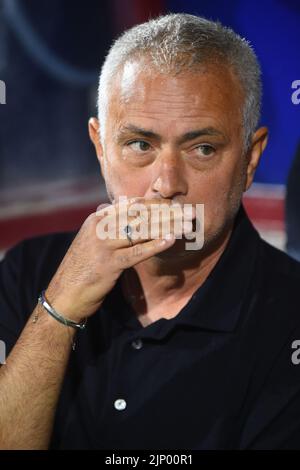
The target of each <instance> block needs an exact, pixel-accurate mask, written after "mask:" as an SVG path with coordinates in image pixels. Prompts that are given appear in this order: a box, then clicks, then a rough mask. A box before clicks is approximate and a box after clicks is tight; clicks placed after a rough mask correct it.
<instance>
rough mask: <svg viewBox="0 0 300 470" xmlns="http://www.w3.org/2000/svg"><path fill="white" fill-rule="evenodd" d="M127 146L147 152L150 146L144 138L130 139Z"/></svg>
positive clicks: (137, 150)
mask: <svg viewBox="0 0 300 470" xmlns="http://www.w3.org/2000/svg"><path fill="white" fill-rule="evenodd" d="M127 146H128V147H130V148H131V149H132V150H134V151H136V152H147V150H149V148H150V144H148V142H145V141H144V140H132V141H131V142H128V144H127Z"/></svg>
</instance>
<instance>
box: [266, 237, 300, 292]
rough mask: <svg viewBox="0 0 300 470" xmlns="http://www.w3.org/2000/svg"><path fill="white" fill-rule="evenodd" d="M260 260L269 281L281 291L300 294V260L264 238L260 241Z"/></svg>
mask: <svg viewBox="0 0 300 470" xmlns="http://www.w3.org/2000/svg"><path fill="white" fill-rule="evenodd" d="M260 262H261V269H263V271H264V273H265V277H266V281H267V283H268V284H269V285H270V287H271V286H272V285H273V287H275V286H276V289H279V293H281V294H283V293H284V292H287V293H294V294H297V297H298V295H299V287H300V262H299V261H296V260H294V259H293V258H291V257H290V256H288V255H287V254H286V253H284V252H283V251H281V250H279V249H277V248H274V247H273V246H271V245H269V244H268V243H267V242H265V241H264V240H261V243H260Z"/></svg>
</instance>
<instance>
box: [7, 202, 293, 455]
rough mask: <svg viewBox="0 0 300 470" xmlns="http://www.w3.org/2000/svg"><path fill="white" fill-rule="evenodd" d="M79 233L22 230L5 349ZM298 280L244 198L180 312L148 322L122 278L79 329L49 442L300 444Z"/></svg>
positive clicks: (83, 445)
mask: <svg viewBox="0 0 300 470" xmlns="http://www.w3.org/2000/svg"><path fill="white" fill-rule="evenodd" d="M74 236H75V233H66V234H55V235H48V236H43V237H37V238H34V239H30V240H26V241H24V242H22V243H21V244H19V245H17V246H16V247H15V248H13V249H12V250H10V251H9V252H8V253H7V256H6V258H5V259H4V261H2V263H1V264H0V339H2V340H4V341H5V342H6V343H7V348H8V352H9V350H10V349H11V348H12V347H13V345H14V343H15V342H16V340H17V338H18V336H19V334H20V332H21V330H22V328H23V327H24V325H25V322H26V319H27V318H28V316H29V315H30V314H31V312H32V310H33V309H34V307H35V305H36V302H37V297H38V294H39V293H40V291H41V290H42V289H44V288H46V287H47V285H48V283H49V281H50V279H51V277H52V276H53V274H54V272H55V270H56V268H57V266H58V265H59V263H60V261H61V259H62V257H63V256H64V254H65V252H66V250H67V248H68V246H69V245H70V243H71V241H72V239H73V238H74ZM299 291H300V264H299V263H297V262H295V261H293V260H292V259H290V258H289V257H288V256H286V255H285V254H283V253H281V252H280V251H278V250H276V249H275V248H272V247H271V246H269V245H268V244H267V243H265V242H264V241H262V240H261V239H260V237H259V235H258V234H257V232H256V231H255V229H254V228H253V226H252V225H251V223H250V221H249V220H248V218H247V216H246V215H245V212H244V211H243V209H241V210H240V212H239V215H238V217H237V219H236V224H235V228H234V231H233V234H232V236H231V238H230V241H229V243H228V245H227V247H226V250H225V251H224V253H223V255H222V256H221V258H220V260H219V262H218V263H217V265H216V266H215V268H214V269H213V271H212V272H211V274H210V275H209V277H208V278H207V280H206V281H205V283H204V284H203V285H202V286H201V287H200V288H199V289H198V290H197V291H196V292H195V294H194V295H193V297H192V298H191V299H190V301H189V302H188V303H187V305H186V306H185V307H184V308H183V309H182V310H181V311H180V313H179V314H178V315H177V316H176V317H174V318H172V319H170V320H167V319H160V320H157V321H155V322H154V323H152V324H150V325H148V326H146V327H143V326H142V325H141V324H140V322H139V321H138V319H137V317H136V316H135V314H134V312H133V311H132V310H131V308H130V306H129V305H128V304H127V303H126V301H125V299H124V297H123V295H122V290H121V287H120V282H118V283H117V284H116V286H115V288H114V289H113V290H112V291H111V293H110V294H109V295H108V296H107V297H106V300H105V302H104V303H103V305H102V307H101V308H100V309H99V311H98V312H96V314H95V315H94V316H93V317H91V318H90V319H89V321H88V324H87V328H86V330H85V331H83V332H80V333H79V334H78V343H77V348H76V350H75V351H74V352H72V353H71V357H70V361H69V364H68V368H67V371H66V375H65V380H64V385H63V389H62V392H61V395H60V399H59V404H58V407H57V414H56V420H55V425H54V431H53V437H52V442H51V448H55V449H116V450H117V449H189V450H191V449H246V448H250V449H261V448H264V449H285V448H298V449H300V364H299V365H298V362H300V360H299V361H295V360H292V355H293V353H294V356H293V357H294V359H295V358H296V359H297V357H298V356H297V350H295V349H293V347H292V345H293V342H294V341H295V340H300V299H299ZM299 359H300V354H299Z"/></svg>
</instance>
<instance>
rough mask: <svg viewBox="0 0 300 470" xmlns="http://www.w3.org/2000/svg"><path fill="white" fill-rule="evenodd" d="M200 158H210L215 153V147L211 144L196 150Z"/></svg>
mask: <svg viewBox="0 0 300 470" xmlns="http://www.w3.org/2000/svg"><path fill="white" fill-rule="evenodd" d="M194 150H195V151H196V153H197V154H198V155H199V156H200V157H209V156H210V155H212V154H213V153H214V152H215V149H214V147H212V146H211V145H209V144H201V145H198V146H197V147H195V148H194Z"/></svg>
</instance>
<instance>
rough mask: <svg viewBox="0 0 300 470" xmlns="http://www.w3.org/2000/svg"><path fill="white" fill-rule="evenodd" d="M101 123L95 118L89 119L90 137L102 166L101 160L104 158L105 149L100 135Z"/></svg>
mask: <svg viewBox="0 0 300 470" xmlns="http://www.w3.org/2000/svg"><path fill="white" fill-rule="evenodd" d="M99 128H100V126H99V121H98V119H96V118H95V117H92V118H90V119H89V136H90V139H91V141H92V143H93V144H94V147H95V150H96V154H97V158H98V160H99V163H100V164H101V161H100V160H101V159H102V158H103V147H102V143H101V139H100V134H99Z"/></svg>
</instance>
